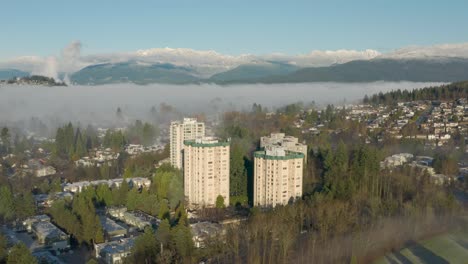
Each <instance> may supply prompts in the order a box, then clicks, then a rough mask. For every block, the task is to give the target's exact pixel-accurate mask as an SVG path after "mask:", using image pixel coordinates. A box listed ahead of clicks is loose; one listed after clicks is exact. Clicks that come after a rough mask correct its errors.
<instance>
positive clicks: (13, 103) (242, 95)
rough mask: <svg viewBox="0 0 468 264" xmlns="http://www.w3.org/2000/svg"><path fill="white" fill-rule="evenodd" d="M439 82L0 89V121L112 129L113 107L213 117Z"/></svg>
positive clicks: (129, 115)
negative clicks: (253, 107) (164, 107)
mask: <svg viewBox="0 0 468 264" xmlns="http://www.w3.org/2000/svg"><path fill="white" fill-rule="evenodd" d="M433 85H438V83H415V82H374V83H352V84H350V83H300V84H256V85H252V84H245V85H226V86H221V85H214V84H201V85H164V84H152V85H146V86H139V85H134V84H112V85H101V86H68V87H45V86H25V85H2V86H0V120H2V122H4V123H5V122H6V123H8V122H24V121H27V120H29V119H31V118H32V117H37V118H39V119H41V120H45V121H48V122H51V121H52V122H53V123H61V122H62V123H65V122H69V121H72V122H74V123H75V122H81V123H82V124H90V123H91V124H92V123H95V124H101V125H102V124H106V125H112V124H113V122H114V121H115V118H116V110H117V108H119V107H120V108H121V110H122V113H123V114H124V116H125V118H126V119H129V120H133V119H142V120H145V119H147V118H149V112H150V110H151V108H152V107H154V109H156V110H157V111H159V110H160V106H161V104H162V103H164V104H166V105H170V106H173V107H175V108H176V109H177V111H178V112H179V113H183V114H194V113H205V114H206V115H213V114H215V113H220V112H221V111H227V110H250V108H251V105H252V104H253V103H259V104H261V105H263V106H266V107H268V108H269V109H270V110H274V109H275V108H277V107H280V106H283V105H285V104H289V103H295V102H304V103H306V104H307V103H311V102H315V103H316V105H317V106H319V107H320V106H325V105H326V104H343V103H344V102H346V103H352V102H356V101H358V100H360V99H362V98H363V97H364V96H365V95H366V94H368V95H372V94H375V93H379V92H386V91H391V90H397V89H402V90H403V89H409V90H412V89H415V88H422V87H428V86H433Z"/></svg>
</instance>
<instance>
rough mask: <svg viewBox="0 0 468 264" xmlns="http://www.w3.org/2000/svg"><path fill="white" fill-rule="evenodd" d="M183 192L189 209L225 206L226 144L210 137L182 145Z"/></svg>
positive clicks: (227, 178) (228, 154) (227, 153)
mask: <svg viewBox="0 0 468 264" xmlns="http://www.w3.org/2000/svg"><path fill="white" fill-rule="evenodd" d="M184 144H185V150H184V192H185V198H186V200H187V202H188V204H189V207H205V206H206V207H212V206H214V205H215V204H216V199H217V198H218V196H219V195H221V196H222V197H223V198H224V204H225V205H226V206H227V205H229V157H230V153H229V145H230V142H220V141H218V140H217V139H214V138H209V137H205V138H201V139H196V140H188V141H185V142H184Z"/></svg>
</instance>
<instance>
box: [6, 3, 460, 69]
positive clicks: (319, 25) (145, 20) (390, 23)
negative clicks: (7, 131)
mask: <svg viewBox="0 0 468 264" xmlns="http://www.w3.org/2000/svg"><path fill="white" fill-rule="evenodd" d="M467 10H468V1H416V0H414V1H408V0H407V1H399V0H393V1H381V0H373V1H371V0H369V1H350V0H348V1H332V0H329V1H312V0H310V1H273V0H270V1H253V0H251V1H243V0H237V1H232V0H231V1H223V0H218V1H211V0H198V1H195V0H193V1H118V0H114V1H104V0H94V1H89V0H80V1H66V0H45V1H37V0H30V1H23V0H14V1H3V2H2V3H1V11H0V24H1V25H2V26H1V30H0V60H2V59H8V58H13V57H17V56H22V55H39V56H49V55H55V54H57V53H59V52H60V50H61V49H62V48H63V47H64V46H66V45H67V44H68V43H70V42H71V41H73V40H79V41H81V42H82V43H83V53H84V54H92V53H110V52H120V51H133V50H137V49H147V48H155V47H173V48H177V47H182V48H192V49H199V50H207V49H213V50H216V51H218V52H221V53H227V54H233V55H238V54H242V53H251V54H266V53H272V52H282V53H287V54H297V53H306V52H309V51H311V50H317V49H318V50H326V49H327V50H336V49H358V50H362V49H375V50H379V51H383V52H386V51H390V50H394V49H397V48H400V47H405V46H409V45H434V44H442V43H461V42H468V27H467V25H468V16H467V15H466V11H467Z"/></svg>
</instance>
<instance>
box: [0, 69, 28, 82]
mask: <svg viewBox="0 0 468 264" xmlns="http://www.w3.org/2000/svg"><path fill="white" fill-rule="evenodd" d="M29 75H30V74H29V72H25V71H20V70H15V69H3V70H2V69H0V80H10V79H11V78H14V77H26V76H29Z"/></svg>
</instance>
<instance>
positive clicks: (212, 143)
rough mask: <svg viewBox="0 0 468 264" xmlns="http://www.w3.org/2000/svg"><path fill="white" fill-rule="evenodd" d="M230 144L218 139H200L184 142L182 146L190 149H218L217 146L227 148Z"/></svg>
mask: <svg viewBox="0 0 468 264" xmlns="http://www.w3.org/2000/svg"><path fill="white" fill-rule="evenodd" d="M230 144H231V142H229V140H228V141H220V140H219V139H218V138H215V137H201V138H197V139H192V140H185V141H184V145H186V146H192V147H218V146H223V147H226V146H229V145H230Z"/></svg>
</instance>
